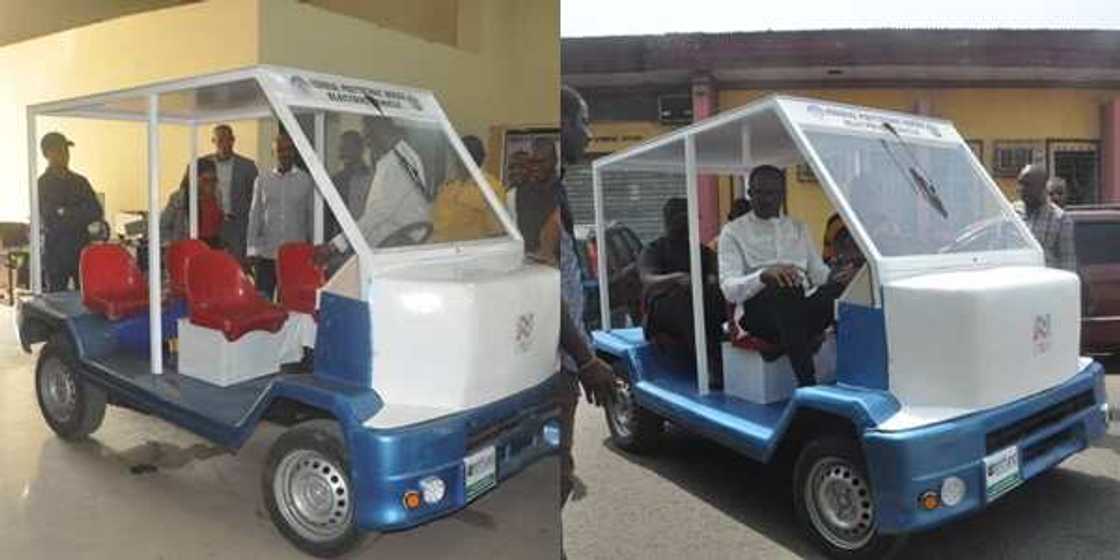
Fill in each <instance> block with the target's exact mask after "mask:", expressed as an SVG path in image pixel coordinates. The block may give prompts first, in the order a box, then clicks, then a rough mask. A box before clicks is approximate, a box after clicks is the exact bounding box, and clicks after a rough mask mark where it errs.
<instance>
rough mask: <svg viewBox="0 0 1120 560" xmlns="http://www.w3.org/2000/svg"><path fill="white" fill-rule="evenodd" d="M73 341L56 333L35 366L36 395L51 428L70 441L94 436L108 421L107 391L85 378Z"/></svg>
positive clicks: (40, 354)
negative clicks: (80, 370) (106, 410)
mask: <svg viewBox="0 0 1120 560" xmlns="http://www.w3.org/2000/svg"><path fill="white" fill-rule="evenodd" d="M78 368H79V364H78V358H77V355H76V354H75V352H74V346H73V344H72V343H71V342H70V339H69V338H68V337H66V336H65V335H63V334H55V335H54V336H53V337H51V339H50V340H49V341H48V342H47V344H46V345H44V346H43V351H42V352H40V353H39V361H38V363H37V364H36V365H35V396H36V397H37V399H38V401H39V411H40V412H41V413H42V414H43V419H44V420H46V421H47V425H48V426H50V427H51V429H52V430H54V433H56V434H58V437H60V438H62V439H64V440H67V441H76V440H81V439H84V438H86V437H87V436H89V435H90V434H92V433H93V432H95V431H96V430H97V428H99V427H100V426H101V421H102V420H104V419H105V402H106V395H105V390H104V389H102V388H101V387H98V386H97V385H94V384H92V383H90V382H89V381H88V380H86V379H84V377H83V376H82V374H81V373H80V372H79V369H78Z"/></svg>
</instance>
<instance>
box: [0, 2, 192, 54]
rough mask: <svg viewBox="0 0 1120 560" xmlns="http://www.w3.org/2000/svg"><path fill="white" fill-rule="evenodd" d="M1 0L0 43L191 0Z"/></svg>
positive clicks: (6, 43)
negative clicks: (29, 0) (26, 0)
mask: <svg viewBox="0 0 1120 560" xmlns="http://www.w3.org/2000/svg"><path fill="white" fill-rule="evenodd" d="M79 1H80V0H35V1H34V2H25V1H22V0H3V2H0V4H2V7H0V14H2V15H3V17H0V45H8V44H11V43H15V42H18V41H26V40H27V39H31V38H33V37H39V36H42V35H46V34H48V33H55V32H57V31H64V30H66V29H73V28H75V27H78V26H82V25H89V24H91V23H96V22H99V21H107V20H110V19H113V18H117V17H121V16H124V15H128V14H136V13H140V12H145V11H148V10H158V9H161V8H168V7H172V6H175V5H177V4H186V3H188V2H190V1H191V0H112V1H105V0H97V1H89V0H85V1H81V6H80V7H79V6H78V4H79Z"/></svg>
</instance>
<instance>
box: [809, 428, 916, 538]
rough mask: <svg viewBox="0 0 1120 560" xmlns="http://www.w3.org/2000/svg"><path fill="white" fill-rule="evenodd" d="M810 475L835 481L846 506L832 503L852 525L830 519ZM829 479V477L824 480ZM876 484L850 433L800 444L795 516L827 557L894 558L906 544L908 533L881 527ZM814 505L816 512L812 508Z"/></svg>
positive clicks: (823, 437) (834, 509) (820, 479)
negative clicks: (812, 488) (881, 530)
mask: <svg viewBox="0 0 1120 560" xmlns="http://www.w3.org/2000/svg"><path fill="white" fill-rule="evenodd" d="M810 477H813V478H815V479H819V480H818V481H817V482H813V484H814V485H817V484H835V485H837V490H839V491H840V492H841V493H843V495H844V497H845V501H846V502H847V503H848V504H849V505H848V507H842V508H835V507H834V508H833V511H836V510H837V509H839V510H841V511H842V515H837V516H836V518H840V517H841V516H843V517H845V518H846V519H843V520H841V522H847V523H850V524H852V525H854V527H852V528H850V529H846V528H844V527H842V526H841V525H839V524H837V523H833V522H831V521H829V520H828V516H827V514H825V513H824V512H823V510H822V509H821V508H825V507H829V506H826V505H814V504H820V499H819V497H818V498H817V499H807V498H812V494H814V493H812V492H811V491H809V488H808V486H809V484H810ZM826 480H829V481H830V482H823V481H826ZM873 491H874V490H873V489H872V487H871V483H870V480H869V478H868V476H867V467H866V466H865V464H864V460H863V453H862V452H861V451H860V448H859V446H858V444H857V443H856V442H855V441H853V440H852V439H851V438H849V437H844V436H839V435H826V436H821V437H819V438H816V439H813V440H811V441H809V442H808V443H807V444H806V445H805V447H803V448H802V449H801V452H800V454H799V455H798V458H797V463H796V467H795V468H794V477H793V506H794V511H795V512H796V514H797V520H798V522H799V523H800V524H801V526H802V527H803V528H804V529H805V531H806V532H808V533H809V536H810V538H811V539H812V540H813V542H815V543H816V544H817V546H819V547H820V548H821V549H822V550H824V551H825V553H826V554H827V555H828V557H829V558H837V559H846V560H865V559H866V560H870V559H880V558H891V557H892V556H894V555H895V554H896V553H897V552H898V551H899V550H900V549H901V548H902V547H903V546H904V544H905V537H903V536H899V535H883V534H880V533H879V532H878V529H877V525H878V519H877V517H876V513H877V512H876V511H875V505H874V504H875V501H874V499H873ZM814 510H815V511H814Z"/></svg>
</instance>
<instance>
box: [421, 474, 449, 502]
mask: <svg viewBox="0 0 1120 560" xmlns="http://www.w3.org/2000/svg"><path fill="white" fill-rule="evenodd" d="M420 491H421V492H422V493H423V494H424V503H426V504H428V505H435V504H438V503H439V502H440V500H443V496H444V494H446V493H447V485H446V484H444V482H443V479H442V478H440V477H438V476H429V477H427V478H423V479H420Z"/></svg>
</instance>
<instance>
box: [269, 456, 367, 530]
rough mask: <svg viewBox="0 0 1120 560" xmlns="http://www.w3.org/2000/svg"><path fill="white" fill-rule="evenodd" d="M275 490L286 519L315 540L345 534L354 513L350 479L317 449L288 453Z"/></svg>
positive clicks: (281, 464) (295, 528)
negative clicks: (316, 450)
mask: <svg viewBox="0 0 1120 560" xmlns="http://www.w3.org/2000/svg"><path fill="white" fill-rule="evenodd" d="M272 491H273V493H274V494H275V495H276V503H277V505H278V506H279V510H280V514H281V515H283V516H284V520H285V521H287V523H288V525H289V526H290V527H291V528H292V529H293V530H295V531H296V533H298V534H299V535H300V536H301V537H303V538H305V539H308V540H311V541H316V542H323V541H329V540H333V539H336V538H338V537H340V536H342V535H343V534H345V533H346V531H347V529H348V527H349V526H350V521H351V519H352V518H353V516H354V508H353V503H352V501H353V500H351V496H350V482H349V481H348V480H347V479H346V477H345V476H344V475H343V473H342V469H340V468H339V467H338V466H337V465H335V464H334V463H333V462H331V461H329V460H328V459H327V458H326V457H324V456H322V455H321V454H319V453H317V452H315V451H310V450H296V451H293V452H291V453H289V454H288V455H286V456H285V457H284V459H283V460H281V461H280V465H279V467H278V468H277V469H276V477H275V478H274V479H273V481H272Z"/></svg>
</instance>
